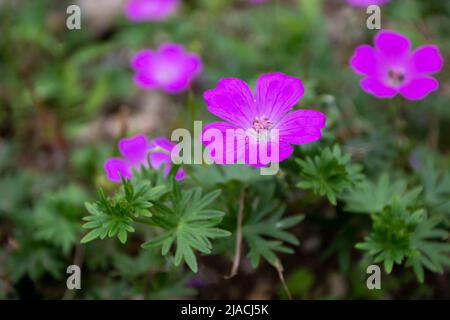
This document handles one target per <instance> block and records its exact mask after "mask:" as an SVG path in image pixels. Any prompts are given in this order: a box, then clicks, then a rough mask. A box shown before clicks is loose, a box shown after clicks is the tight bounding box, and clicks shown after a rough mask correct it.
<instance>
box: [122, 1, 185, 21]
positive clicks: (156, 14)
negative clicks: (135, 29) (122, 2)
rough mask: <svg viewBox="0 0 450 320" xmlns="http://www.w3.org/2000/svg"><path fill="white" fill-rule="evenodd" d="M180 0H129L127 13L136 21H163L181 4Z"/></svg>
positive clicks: (126, 7) (126, 8)
mask: <svg viewBox="0 0 450 320" xmlns="http://www.w3.org/2000/svg"><path fill="white" fill-rule="evenodd" d="M179 4H180V0H129V1H128V2H127V4H126V6H125V15H126V16H127V17H128V19H130V20H131V21H134V22H142V21H162V20H165V19H166V18H167V17H168V16H169V15H171V14H172V13H173V12H174V11H175V10H176V9H177V8H178V6H179Z"/></svg>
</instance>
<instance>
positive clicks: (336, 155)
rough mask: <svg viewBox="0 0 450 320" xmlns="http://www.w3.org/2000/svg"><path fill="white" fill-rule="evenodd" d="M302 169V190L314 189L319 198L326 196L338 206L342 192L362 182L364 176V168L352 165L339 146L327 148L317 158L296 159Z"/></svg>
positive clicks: (299, 183)
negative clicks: (362, 171) (337, 201)
mask: <svg viewBox="0 0 450 320" xmlns="http://www.w3.org/2000/svg"><path fill="white" fill-rule="evenodd" d="M296 161H297V163H298V164H299V166H300V168H301V173H300V176H301V177H302V179H303V180H301V181H300V182H298V183H297V187H298V188H301V189H312V191H313V192H314V193H315V194H317V195H319V196H326V197H327V198H328V200H329V201H330V202H331V203H332V204H334V205H336V199H337V198H338V197H340V196H341V194H342V192H343V191H345V190H348V189H351V188H352V187H354V186H355V185H356V184H357V183H359V182H361V181H362V180H363V178H364V176H363V175H362V174H361V170H362V167H361V166H360V165H357V164H352V163H351V158H350V155H349V154H342V151H341V149H340V148H339V146H337V145H335V146H334V147H333V148H332V149H331V148H325V149H322V150H321V151H320V153H319V154H318V155H316V156H315V157H313V158H311V157H307V158H306V159H305V160H301V159H296Z"/></svg>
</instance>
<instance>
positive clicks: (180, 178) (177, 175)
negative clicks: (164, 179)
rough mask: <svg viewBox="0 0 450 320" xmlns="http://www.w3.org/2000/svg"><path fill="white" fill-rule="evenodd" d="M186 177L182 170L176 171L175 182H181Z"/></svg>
mask: <svg viewBox="0 0 450 320" xmlns="http://www.w3.org/2000/svg"><path fill="white" fill-rule="evenodd" d="M185 177H186V172H184V170H183V168H180V169H178V172H177V174H176V176H175V179H176V180H178V181H179V180H183V179H184V178H185Z"/></svg>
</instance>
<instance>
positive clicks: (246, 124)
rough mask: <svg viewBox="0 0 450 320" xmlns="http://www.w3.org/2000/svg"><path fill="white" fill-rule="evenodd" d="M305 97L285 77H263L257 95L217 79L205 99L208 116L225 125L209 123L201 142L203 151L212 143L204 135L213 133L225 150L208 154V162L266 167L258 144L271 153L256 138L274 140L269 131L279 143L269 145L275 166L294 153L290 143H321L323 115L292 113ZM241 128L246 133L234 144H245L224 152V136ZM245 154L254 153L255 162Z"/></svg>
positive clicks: (297, 83)
mask: <svg viewBox="0 0 450 320" xmlns="http://www.w3.org/2000/svg"><path fill="white" fill-rule="evenodd" d="M303 93H304V87H303V84H302V81H301V80H300V79H298V78H294V77H291V76H288V75H285V74H283V73H269V74H263V75H261V76H260V77H259V78H258V80H257V82H256V90H255V92H252V90H251V89H250V88H249V86H248V85H247V83H245V82H244V81H242V80H240V79H237V78H226V79H222V80H220V81H219V82H218V84H217V87H216V88H215V89H211V90H208V91H206V92H205V94H204V98H205V100H206V104H207V107H208V111H209V112H211V113H212V114H214V115H216V116H217V117H219V118H221V119H223V120H225V122H214V123H210V124H209V125H207V126H205V128H204V130H203V136H202V137H203V143H204V144H205V145H206V146H207V148H208V145H210V144H211V143H212V142H213V141H212V140H208V139H206V138H205V137H206V133H207V132H208V130H210V129H216V131H217V130H218V131H220V132H221V133H222V134H221V136H222V141H223V143H224V148H223V150H225V151H224V152H222V154H220V153H216V152H215V150H214V149H210V151H211V152H210V155H211V158H212V159H213V160H214V162H215V163H218V164H232V163H237V162H238V161H239V162H243V163H246V164H251V165H254V166H263V165H266V164H268V162H265V161H264V160H262V159H261V158H260V155H259V150H260V148H262V147H263V146H262V144H263V143H264V144H266V147H267V149H264V150H265V151H266V152H267V155H268V156H269V157H270V156H271V155H272V154H273V151H274V150H272V149H271V148H272V145H271V144H269V143H268V141H264V140H262V139H260V137H261V136H263V137H264V136H265V137H267V139H269V140H270V139H273V136H272V134H271V131H273V130H274V129H277V131H278V139H276V140H277V141H273V140H270V142H272V143H273V147H274V148H277V149H278V157H279V158H278V159H275V161H273V162H281V161H283V160H285V159H287V158H288V157H289V156H290V155H291V154H292V152H293V147H292V145H293V144H306V143H310V142H312V141H315V140H318V139H320V138H321V129H322V128H324V127H325V121H326V116H325V114H323V113H322V112H319V111H315V110H295V111H291V110H292V108H293V107H294V105H295V104H297V102H298V101H299V100H300V98H301V97H302V96H303ZM239 129H240V131H241V132H242V131H245V132H246V134H245V135H242V134H237V135H236V140H240V139H245V141H244V142H245V144H241V145H240V146H239V143H236V141H233V142H232V143H231V144H230V145H232V146H233V147H234V148H232V149H231V150H227V149H229V148H227V147H226V146H225V145H226V144H227V142H226V140H227V131H229V130H234V131H235V132H237V131H239ZM233 139H234V138H233ZM241 142H242V141H241ZM267 145H268V146H267ZM266 147H264V148H266ZM249 150H250V151H251V150H253V151H257V153H258V159H257V161H255V162H252V161H251V157H250V156H251V155H250V154H249ZM272 160H274V159H272ZM276 160H278V161H276Z"/></svg>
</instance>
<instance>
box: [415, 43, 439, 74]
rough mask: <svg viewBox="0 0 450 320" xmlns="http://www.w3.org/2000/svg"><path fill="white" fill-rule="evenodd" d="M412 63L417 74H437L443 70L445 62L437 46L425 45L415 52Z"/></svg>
mask: <svg viewBox="0 0 450 320" xmlns="http://www.w3.org/2000/svg"><path fill="white" fill-rule="evenodd" d="M410 63H411V68H412V69H413V70H414V71H415V72H416V73H422V74H423V73H435V72H439V71H440V70H441V69H442V66H443V64H444V60H443V58H442V56H441V54H440V53H439V48H438V47H437V46H431V45H425V46H421V47H419V48H417V49H416V50H414V52H413V54H412V55H411V60H410Z"/></svg>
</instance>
